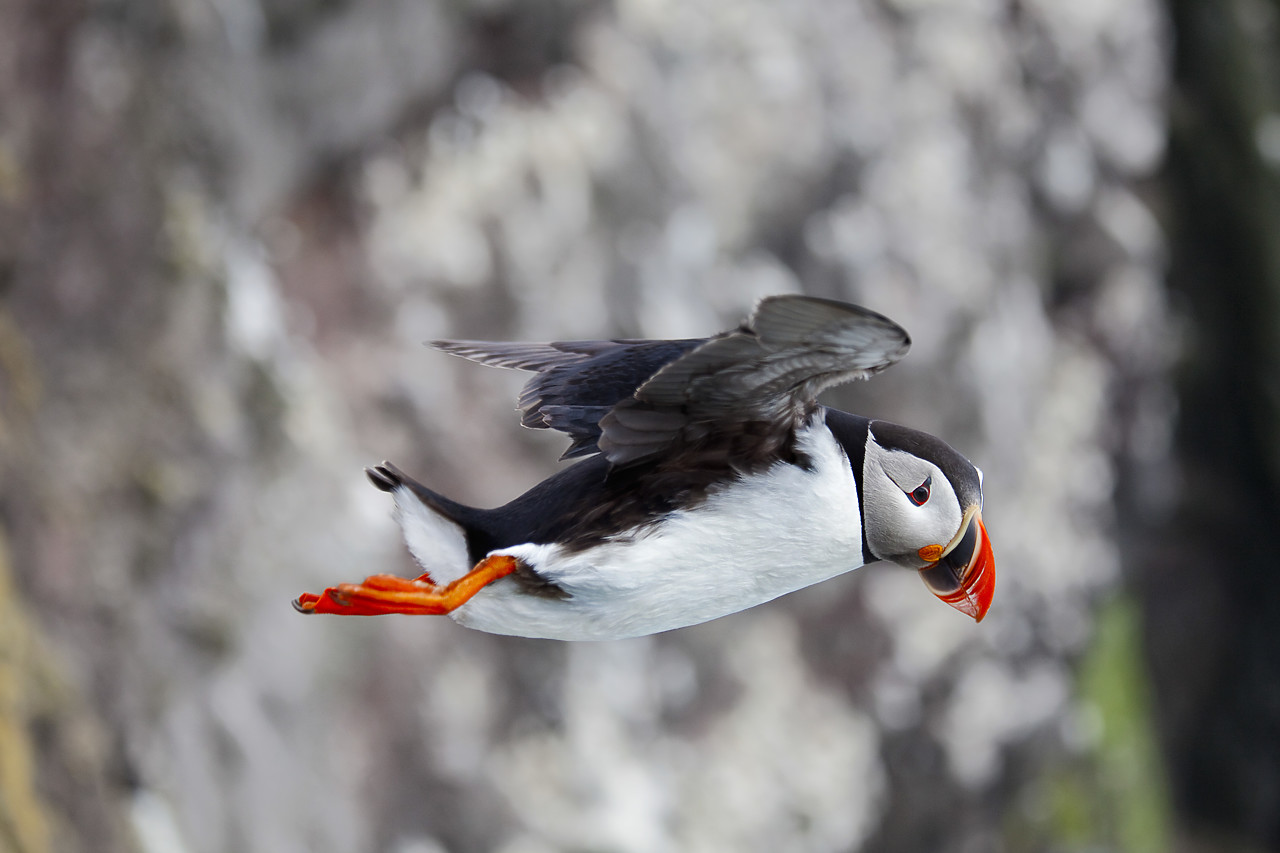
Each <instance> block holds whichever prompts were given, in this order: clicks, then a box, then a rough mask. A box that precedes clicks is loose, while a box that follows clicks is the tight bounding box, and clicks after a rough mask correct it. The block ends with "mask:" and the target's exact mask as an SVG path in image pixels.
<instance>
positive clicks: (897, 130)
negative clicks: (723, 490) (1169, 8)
mask: <svg viewBox="0 0 1280 853" xmlns="http://www.w3.org/2000/svg"><path fill="white" fill-rule="evenodd" d="M1164 26H1165V25H1164V23H1163V18H1162V16H1161V10H1160V9H1159V8H1158V7H1157V6H1156V5H1155V3H1154V2H1115V3H1110V2H1097V3H1059V2H1056V0H1035V2H1023V3H1017V4H997V3H990V2H982V0H975V2H929V0H892V1H891V2H871V0H850V2H816V0H801V2H791V3H765V2H729V0H685V2H679V3H676V2H663V1H662V0H626V1H625V2H618V3H615V4H609V5H606V4H600V3H588V2H568V0H565V2H552V0H538V2H533V3H508V2H503V0H487V2H473V3H461V2H458V3H443V2H423V0H375V1H374V2H367V3H353V2H343V0H336V2H318V0H272V2H255V0H218V2H201V0H180V1H179V2H173V3H169V4H123V3H113V2H99V3H90V2H77V0H10V2H9V3H8V4H7V5H5V6H3V7H0V62H2V63H3V65H4V70H5V73H3V74H0V477H2V478H3V480H2V482H3V494H2V496H0V521H2V522H3V525H4V534H5V538H7V540H8V546H9V548H8V550H9V557H10V561H11V569H12V574H13V575H14V578H13V582H12V584H11V585H6V584H5V583H4V581H3V577H2V576H0V619H3V618H4V614H5V613H9V612H16V613H20V614H21V619H20V623H21V627H12V626H11V623H10V622H9V621H8V620H7V619H6V620H5V622H4V624H3V625H2V626H0V638H5V639H4V644H5V645H4V647H3V648H0V679H2V681H0V739H3V740H0V743H5V744H7V743H9V742H10V739H13V738H19V739H22V738H23V734H24V733H25V735H26V737H25V739H24V740H23V741H22V743H23V745H22V746H20V747H19V749H20V750H21V754H22V755H28V756H33V757H34V758H33V759H32V760H31V761H27V760H26V759H23V758H21V757H20V758H18V759H14V758H12V757H11V756H12V755H14V754H16V753H10V752H8V751H7V750H6V753H5V755H4V756H3V757H0V785H4V786H5V787H4V788H3V790H2V791H0V793H2V794H3V796H0V801H2V802H4V803H5V804H7V805H9V806H14V805H16V806H17V807H19V808H20V810H21V814H19V815H17V817H16V818H15V817H14V815H13V814H11V813H10V812H8V811H5V810H3V809H0V850H8V849H13V850H17V851H22V852H23V853H36V852H37V851H44V850H59V851H81V850H83V851H89V850H93V851H117V850H119V851H124V850H140V851H145V852H146V853H159V851H191V853H222V851H270V853H289V851H329V850H333V851H352V850H376V851H389V853H431V851H438V850H450V851H468V850H493V851H503V853H539V852H540V851H552V850H610V851H636V852H637V853H641V852H642V851H643V852H645V853H647V851H676V850H679V851H723V850H735V851H761V852H762V853H764V852H765V851H770V853H771V852H772V851H779V850H788V851H790V850H794V851H846V850H856V849H865V850H877V851H919V850H922V849H928V850H934V851H972V850H988V849H1005V850H1043V849H1086V848H1087V849H1096V847H1097V846H1098V845H1101V846H1102V847H1103V848H1106V849H1120V848H1121V847H1123V849H1149V850H1156V849H1161V848H1160V844H1161V843H1162V840H1163V839H1164V836H1163V835H1162V834H1161V833H1162V832H1164V827H1163V824H1162V823H1161V820H1162V819H1163V814H1162V812H1161V811H1160V808H1161V802H1162V801H1161V800H1160V797H1159V793H1158V791H1157V792H1156V793H1155V794H1153V795H1151V796H1153V797H1154V800H1153V802H1154V805H1151V806H1150V808H1151V809H1152V810H1153V811H1152V812H1151V813H1153V814H1155V815H1156V826H1155V828H1153V829H1150V830H1148V831H1146V832H1145V834H1143V833H1142V832H1139V833H1138V834H1137V835H1136V836H1135V837H1136V838H1137V841H1132V842H1131V841H1130V840H1126V838H1128V837H1127V836H1124V833H1125V832H1127V831H1128V829H1126V827H1127V826H1128V825H1129V824H1128V823H1126V822H1125V820H1124V818H1123V817H1122V816H1117V815H1122V813H1125V812H1127V811H1131V809H1130V806H1131V805H1132V804H1133V802H1134V800H1133V797H1134V796H1135V794H1134V791H1135V790H1136V789H1142V790H1143V792H1144V795H1145V794H1146V793H1149V792H1148V791H1147V789H1149V788H1150V787H1151V786H1152V785H1153V784H1154V785H1155V786H1156V787H1157V788H1158V786H1159V779H1158V777H1155V778H1154V781H1153V777H1152V776H1150V775H1143V774H1144V773H1145V772H1146V770H1144V768H1148V767H1149V765H1150V761H1151V759H1150V758H1149V756H1147V757H1143V755H1139V756H1138V757H1136V758H1132V759H1130V758H1125V757H1121V758H1119V759H1118V766H1120V767H1121V768H1122V772H1120V773H1119V774H1118V775H1117V774H1112V775H1106V774H1105V773H1103V774H1102V775H1100V776H1098V777H1097V779H1095V777H1094V771H1095V769H1096V768H1098V767H1104V768H1105V767H1108V766H1111V765H1108V764H1107V761H1108V759H1107V758H1106V755H1107V754H1114V753H1107V750H1108V749H1110V745H1111V744H1112V740H1111V739H1109V738H1108V734H1109V732H1110V731H1111V730H1110V729H1108V726H1110V725H1112V724H1113V723H1114V721H1115V715H1114V714H1113V713H1112V712H1111V710H1109V709H1112V708H1116V707H1120V708H1122V709H1123V708H1127V707H1129V706H1128V705H1127V704H1125V702H1127V701H1128V700H1129V699H1130V698H1133V697H1131V695H1130V693H1128V692H1125V691H1126V690H1127V689H1128V688H1127V687H1126V686H1125V685H1126V684H1128V683H1129V682H1131V681H1132V679H1120V682H1121V686H1120V687H1118V688H1115V689H1116V690H1119V691H1120V693H1121V696H1120V699H1122V700H1124V701H1122V702H1119V703H1117V702H1114V701H1112V700H1114V699H1115V698H1116V697H1115V695H1114V691H1113V692H1112V693H1107V694H1106V695H1105V696H1099V695H1094V694H1091V693H1090V691H1089V689H1088V685H1090V684H1094V683H1096V684H1104V685H1105V684H1110V683H1111V682H1109V681H1108V680H1107V677H1106V676H1107V674H1108V673H1112V672H1116V671H1123V669H1120V670H1117V669H1116V667H1122V666H1123V664H1124V662H1125V661H1127V660H1128V658H1127V657H1125V655H1126V649H1128V648H1130V647H1129V646H1127V645H1125V642H1128V641H1123V638H1124V637H1126V636H1128V635H1127V634H1125V633H1124V632H1123V630H1120V631H1119V632H1118V633H1116V632H1113V633H1109V634H1102V635H1100V634H1096V633H1095V630H1094V629H1095V619H1096V617H1097V614H1098V611H1099V607H1100V604H1101V603H1102V602H1104V601H1107V600H1108V599H1110V598H1112V597H1113V596H1114V595H1115V594H1116V590H1117V588H1118V586H1119V584H1120V575H1121V572H1120V567H1121V551H1120V548H1119V545H1118V544H1117V541H1116V536H1115V533H1116V518H1117V516H1116V514H1115V511H1114V509H1113V491H1114V484H1115V481H1116V477H1117V470H1118V469H1117V460H1132V459H1135V458H1136V459H1137V460H1138V462H1139V463H1142V464H1146V465H1148V468H1149V470H1150V471H1152V472H1154V473H1153V476H1156V477H1158V476H1167V466H1164V465H1163V460H1164V458H1165V455H1166V454H1167V452H1168V450H1169V447H1170V437H1171V428H1170V424H1171V418H1172V412H1173V404H1172V392H1171V390H1170V388H1169V387H1168V385H1167V383H1166V379H1165V374H1166V370H1167V367H1168V364H1169V362H1170V360H1171V358H1172V356H1173V352H1174V350H1173V345H1172V342H1171V334H1170V326H1169V323H1168V320H1167V309H1166V306H1165V295H1164V291H1163V286H1162V276H1163V273H1164V264H1165V247H1164V238H1163V237H1162V234H1161V232H1160V229H1159V228H1158V227H1157V224H1156V221H1155V218H1154V216H1153V213H1152V202H1151V201H1150V198H1149V193H1148V190H1149V181H1150V176H1151V174H1152V172H1153V170H1154V169H1155V168H1156V166H1157V164H1158V161H1159V159H1160V157H1161V156H1162V153H1163V150H1162V149H1163V145H1164V116H1163V112H1162V110H1163V100H1162V99H1163V95H1164V92H1165V87H1166V83H1167V80H1166V78H1167V70H1166V67H1165V51H1166V42H1167V39H1166V36H1165V32H1164ZM800 291H803V292H808V293H813V294H817V295H823V296H831V297H839V298H846V299H850V300H854V301H858V302H861V303H863V304H866V305H868V306H871V307H873V308H875V309H877V310H879V311H882V312H884V313H886V314H889V315H890V316H892V317H894V318H895V319H897V320H899V321H900V322H902V323H903V324H904V325H906V326H907V327H908V328H909V330H910V331H911V333H912V335H913V338H914V340H915V348H914V351H913V352H912V354H911V356H910V357H909V359H908V360H907V361H906V362H904V363H903V364H902V365H900V366H898V367H895V368H894V370H893V371H892V372H891V373H889V374H887V375H885V376H883V377H881V378H878V379H877V380H876V381H874V382H872V383H869V384H867V385H860V386H858V387H854V388H848V389H842V390H840V391H839V392H836V393H833V394H832V395H831V398H830V399H831V402H832V403H833V404H835V405H840V406H844V407H847V408H850V409H853V410H856V411H859V412H862V413H866V414H874V415H877V416H881V417H886V418H889V419H893V420H899V421H902V422H904V423H908V424H911V425H913V426H916V427H918V428H921V429H925V430H928V431H931V432H934V433H936V434H938V435H941V436H944V437H946V438H947V439H948V440H949V441H950V442H951V443H952V444H954V445H956V446H957V447H959V448H961V449H962V450H963V451H964V452H966V453H967V454H968V455H969V456H970V457H971V458H972V459H974V460H975V461H976V462H977V463H978V464H979V465H980V466H981V467H982V468H983V469H984V471H985V473H986V490H987V491H986V509H985V518H986V519H987V524H988V528H989V530H990V531H991V534H992V537H993V540H994V543H995V548H996V554H997V562H998V565H999V587H998V593H997V599H996V604H995V606H994V607H993V609H992V611H991V614H990V616H989V617H988V619H987V620H986V621H985V622H984V623H983V624H982V625H974V624H970V623H968V622H967V621H966V620H964V619H963V617H960V616H959V615H958V614H956V613H955V612H953V611H951V610H949V609H948V608H946V607H943V606H941V605H939V604H938V603H937V602H936V601H935V600H934V599H933V598H932V597H931V596H929V595H928V594H927V593H926V591H925V589H924V588H923V587H922V585H921V584H920V582H919V581H918V580H917V579H916V578H913V577H911V576H910V575H909V574H905V573H902V572H900V571H895V570H893V569H891V568H888V567H883V566H877V567H872V568H868V569H865V570H861V571H858V572H856V573H853V574H852V575H849V576H846V577H843V578H840V579H837V580H835V581H832V582H829V583H827V584H824V585H822V586H821V587H818V588H815V589H810V590H806V591H803V592H801V593H797V594H795V595H792V596H790V597H788V598H786V599H785V600H782V601H779V602H775V603H773V604H770V605H768V606H765V607H762V608H758V609H756V610H754V611H751V612H747V613H743V614H739V615H736V616H733V617H729V618H726V619H723V620H719V621H717V622H714V623H711V624H708V625H704V626H700V627H696V628H692V629H687V630H683V631H678V632H674V633H671V634H667V635H662V636H658V637H652V638H647V639H642V640H636V641H629V642H622V643H607V644H582V645H566V644H560V643H554V642H545V641H532V640H520V639H511V638H498V637H491V636H487V635H482V634H477V633H474V632H468V631H466V630H464V629H462V628H459V627H457V626H454V625H453V624H452V623H450V622H448V621H445V620H433V619H402V618H388V619H350V620H345V619H336V618H319V617H317V618H311V619H304V618H302V617H300V616H298V615H296V614H294V613H293V612H292V610H290V608H289V600H290V598H291V597H293V596H294V595H296V594H297V593H298V592H300V591H302V590H304V589H312V590H314V589H317V588H320V587H323V586H325V585H327V584H329V583H333V582H336V581H339V580H351V579H356V578H359V577H361V576H363V575H364V574H367V573H372V572H375V571H397V572H401V573H409V572H411V571H412V568H411V566H410V565H409V562H408V558H407V557H406V556H405V555H404V554H403V548H402V546H401V545H400V544H399V542H398V539H397V536H398V534H397V532H396V529H395V526H394V525H393V523H392V522H391V520H390V517H389V506H388V505H387V501H386V500H385V496H384V495H382V494H380V493H378V492H376V491H375V490H373V489H371V488H369V487H368V485H367V483H365V482H364V479H363V477H362V475H361V473H360V469H361V467H362V465H365V464H370V463H375V462H377V461H378V460H380V459H382V458H389V459H392V460H394V461H395V462H396V463H397V464H399V465H400V466H401V467H403V468H405V469H406V470H407V471H410V472H412V473H414V474H416V475H419V476H420V477H421V479H423V480H424V481H425V482H427V483H429V484H431V485H432V486H434V487H437V488H439V489H440V490H442V491H445V492H448V493H449V494H451V495H453V496H455V497H457V498H459V499H462V500H466V501H469V502H473V503H477V504H495V503H499V502H502V501H505V500H507V499H509V498H510V497H512V496H514V495H515V494H517V493H518V492H519V491H521V490H523V489H524V488H527V487H528V486H530V485H532V484H533V483H535V482H537V480H539V479H540V478H541V477H543V476H545V475H547V474H548V473H550V472H551V471H553V470H555V463H554V462H553V460H554V459H555V457H556V456H557V455H558V453H559V451H560V450H561V449H562V448H563V442H562V441H561V440H560V439H559V438H558V437H556V436H547V435H544V434H537V433H530V432H522V431H521V430H520V429H519V427H518V425H517V421H516V418H515V417H514V415H513V411H512V401H513V398H514V394H515V392H516V390H517V389H518V387H519V385H520V379H519V377H518V376H515V375H509V374H505V373H502V372H499V371H492V370H486V369H483V368H480V367H476V366H473V365H467V364H464V363H462V362H460V361H458V360H455V359H450V358H448V357H446V356H444V355H441V354H437V353H433V352H431V351H429V350H427V349H425V348H424V347H422V346H421V342H422V341H423V340H427V339H430V338H433V337H439V336H452V337H462V338H476V337H493V338H525V339H548V338H559V339H564V338H573V337H599V336H661V337H680V336H688V335H702V334H706V333H709V332H712V331H715V330H718V329H721V328H725V327H727V326H729V325H731V324H733V323H736V322H737V321H738V320H739V319H740V317H741V316H742V314H743V313H744V312H746V311H747V310H749V308H750V306H751V305H752V304H753V302H754V301H755V300H756V299H757V298H758V297H760V296H762V295H764V294H768V293H778V292H800ZM1126 464H1128V461H1126ZM1160 472H1165V474H1161V473H1160ZM0 568H2V567H0ZM2 574H3V573H2V572H0V575H2ZM17 621H19V620H15V623H14V624H17ZM1116 624H1117V625H1120V626H1121V628H1123V626H1124V624H1126V623H1124V622H1123V620H1121V621H1119V622H1117V623H1116ZM15 631H21V632H22V633H21V635H20V636H22V637H24V638H29V639H23V640H21V641H19V640H11V639H9V638H10V637H11V636H19V635H18V634H16V633H13V632H15ZM1099 636H1106V637H1111V636H1116V637H1120V638H1122V639H1121V641H1117V644H1113V645H1107V646H1105V647H1104V648H1102V650H1101V651H1097V642H1098V641H1097V639H1096V638H1097V637H1099ZM27 642H30V643H32V644H34V645H32V648H38V649H39V652H38V654H36V653H35V652H32V653H31V654H30V655H28V656H24V657H22V658H20V659H18V663H17V666H18V668H19V669H20V670H21V672H19V673H17V674H16V675H13V674H11V672H12V671H13V670H12V667H13V664H12V660H14V658H13V657H12V655H11V647H13V648H16V647H17V646H14V645H13V644H15V643H27ZM1091 656H1092V657H1091ZM1082 657H1083V658H1084V659H1085V660H1086V661H1089V660H1092V661H1095V662H1096V665H1095V669H1096V672H1098V673H1099V675H1098V677H1097V678H1096V679H1092V680H1091V679H1084V680H1082V679H1081V678H1080V677H1079V664H1080V661H1081V659H1082ZM1095 669H1089V668H1088V666H1086V671H1087V672H1093V671H1095ZM45 670H47V671H48V672H49V673H50V674H49V675H48V676H47V679H48V680H49V681H50V683H52V684H55V685H57V687H56V689H54V688H46V687H39V686H32V685H34V684H36V681H35V680H33V679H35V676H33V674H32V673H33V672H36V671H45ZM24 685H25V686H24ZM1097 692H1098V691H1095V693H1097ZM1103 692H1105V691H1103ZM1133 696H1136V697H1137V698H1134V699H1133V701H1134V702H1135V703H1137V705H1136V707H1137V710H1136V711H1133V712H1132V714H1131V717H1132V716H1133V715H1134V714H1136V715H1137V717H1136V718H1139V719H1140V718H1142V714H1143V713H1144V707H1143V706H1142V696H1141V691H1140V690H1139V691H1137V692H1136V693H1134V694H1133ZM1116 713H1120V712H1116ZM1126 719H1129V718H1126ZM1135 737H1141V735H1137V736H1135ZM14 742H17V741H14ZM1144 755H1145V754H1144ZM6 762H7V763H6ZM1144 762H1145V763H1144ZM27 765H31V766H27ZM14 767H16V768H17V769H16V770H14V769H12V768H14ZM1134 768H1137V770H1136V771H1134ZM1130 771H1134V772H1130ZM1126 773H1128V775H1125V774H1126ZM1081 779H1088V780H1089V782H1088V783H1084V784H1082V783H1081V781H1080V780H1081ZM1098 780H1100V781H1098ZM1081 810H1083V814H1084V815H1085V817H1084V818H1083V819H1080V818H1079V815H1080V814H1081V813H1082V812H1081ZM1082 825H1083V827H1084V828H1083V829H1081V826H1082ZM1090 845H1093V847H1090ZM1144 845H1145V846H1144Z"/></svg>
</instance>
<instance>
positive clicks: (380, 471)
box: [364, 462, 506, 560]
mask: <svg viewBox="0 0 1280 853" xmlns="http://www.w3.org/2000/svg"><path fill="white" fill-rule="evenodd" d="M364 473H365V476H366V477H368V478H369V482H370V483H373V485H375V486H376V487H378V488H379V489H381V490H382V491H384V492H394V491H395V490H396V489H399V488H406V489H408V490H409V491H411V492H413V494H414V495H415V496H416V497H417V498H418V500H420V501H422V502H423V503H424V504H426V505H427V507H428V508H430V509H431V510H433V511H435V512H437V513H439V514H440V515H442V516H444V517H445V518H447V519H449V520H450V521H452V522H454V523H456V524H458V525H459V526H460V527H462V530H463V532H464V533H465V534H466V537H467V550H468V551H469V552H470V553H471V557H472V559H473V560H479V559H480V558H482V557H484V555H485V554H486V553H487V552H488V551H489V550H490V549H492V548H495V547H499V546H498V545H496V544H494V534H493V530H492V526H493V519H492V516H493V510H487V509H478V508H476V507H473V506H467V505H466V504H462V503H458V502H457V501H455V500H450V499H449V498H446V497H445V496H444V495H442V494H440V493H439V492H434V491H432V490H431V489H428V488H427V487H426V486H424V485H422V484H421V483H419V482H418V481H417V480H415V479H413V478H412V477H410V476H409V475H408V474H406V473H405V472H403V471H401V470H400V469H399V468H397V467H396V466H394V465H392V464H391V463H390V462H383V463H382V464H381V465H376V466H374V467H372V468H365V469H364ZM501 544H506V543H501Z"/></svg>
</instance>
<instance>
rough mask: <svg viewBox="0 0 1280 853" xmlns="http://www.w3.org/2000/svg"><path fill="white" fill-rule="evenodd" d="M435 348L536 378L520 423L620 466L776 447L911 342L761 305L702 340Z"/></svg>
mask: <svg viewBox="0 0 1280 853" xmlns="http://www.w3.org/2000/svg"><path fill="white" fill-rule="evenodd" d="M435 345H436V346H438V347H440V348H441V349H444V350H446V351H447V352H451V353H454V354H457V355H461V356H465V357H467V358H470V359H473V360H475V361H480V362H483V363H485V364H492V365H496V366H500V367H514V368H519V369H523V370H533V371H536V372H537V375H536V376H535V377H534V378H533V379H531V380H530V381H529V383H528V384H527V385H525V388H524V391H523V392H522V394H521V396H520V408H521V410H522V412H523V413H524V417H523V423H524V424H525V425H526V426H531V427H542V428H544V427H551V428H553V429H558V430H561V431H563V432H566V433H568V434H569V436H570V437H572V438H573V445H572V446H571V447H570V448H569V450H568V451H567V452H566V453H565V455H564V457H563V458H566V459H567V458H573V457H576V456H584V455H588V454H591V453H593V452H596V451H597V450H598V451H599V452H600V453H603V454H604V456H605V457H606V458H607V459H609V461H610V462H612V463H613V464H615V465H619V466H622V465H629V464H632V463H636V462H640V461H644V460H646V459H650V458H652V457H654V456H657V455H659V454H663V453H666V452H669V451H671V450H673V449H675V448H677V447H680V446H683V445H694V444H715V443H717V441H718V440H720V441H721V442H729V443H733V442H740V441H741V440H743V439H744V437H745V438H746V440H749V441H752V442H755V444H756V445H757V447H759V448H763V449H764V450H765V451H766V452H769V451H772V450H774V449H777V448H780V447H783V446H785V445H786V444H787V442H788V441H789V439H790V437H791V436H792V435H793V434H794V431H795V429H796V427H797V426H799V425H800V424H801V423H802V422H803V421H804V419H805V418H807V417H808V415H809V413H810V412H812V410H813V409H814V407H815V406H816V405H817V402H816V398H817V395H818V394H819V393H820V392H821V391H822V390H823V389H825V388H828V387H830V386H832V385H837V384H840V383H842V382H848V381H850V380H853V379H864V378H866V377H868V376H871V375H873V374H875V373H878V372H879V371H881V370H883V369H884V368H886V367H888V366H889V365H891V364H893V363H894V362H895V361H897V360H898V359H900V358H902V356H904V355H905V354H906V352H907V350H908V348H909V347H910V346H911V341H910V338H909V337H908V336H907V333H906V332H905V331H903V329H902V328H901V327H900V326H898V325H897V324H896V323H894V322H893V321H891V320H889V319H887V318H885V317H883V316H881V315H880V314H877V313H875V312H873V311H868V310H867V309H865V308H860V307H858V306H855V305H848V304H846V303H843V302H834V301H831V300H827V299H816V298H813V297H805V296H773V297H769V298H766V299H764V300H763V301H761V303H760V304H759V305H758V306H757V308H756V310H755V312H754V313H753V314H752V315H751V316H750V317H749V318H748V319H747V320H746V321H745V322H744V323H743V324H742V325H741V326H740V327H739V328H737V329H735V330H733V331H730V332H725V333H724V334H721V335H717V336H716V337H714V338H709V339H692V340H681V341H574V342H568V343H553V344H490V343H481V342H474V341H457V342H451V341H439V342H436V344H435ZM730 439H732V441H729V440H730Z"/></svg>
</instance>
